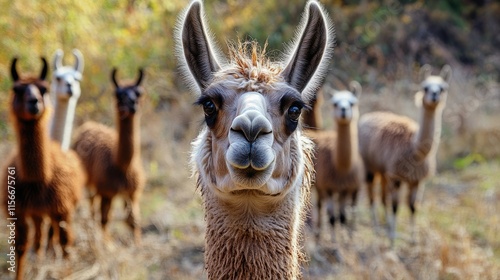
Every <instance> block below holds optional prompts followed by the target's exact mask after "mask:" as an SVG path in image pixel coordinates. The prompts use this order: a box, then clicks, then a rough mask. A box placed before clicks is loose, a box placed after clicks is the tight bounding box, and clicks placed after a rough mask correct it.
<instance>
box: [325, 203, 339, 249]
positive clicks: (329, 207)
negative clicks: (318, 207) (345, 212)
mask: <svg viewBox="0 0 500 280" xmlns="http://www.w3.org/2000/svg"><path fill="white" fill-rule="evenodd" d="M333 199H334V197H333V195H329V196H328V197H327V202H326V212H327V214H328V221H329V222H330V226H331V228H330V234H331V239H332V242H333V243H337V238H336V236H335V223H336V218H335V203H334V201H333Z"/></svg>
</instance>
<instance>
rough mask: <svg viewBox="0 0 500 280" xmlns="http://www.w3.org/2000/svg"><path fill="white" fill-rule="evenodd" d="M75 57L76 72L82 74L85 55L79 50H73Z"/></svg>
mask: <svg viewBox="0 0 500 280" xmlns="http://www.w3.org/2000/svg"><path fill="white" fill-rule="evenodd" d="M72 52H73V56H74V57H75V71H76V72H78V73H80V74H82V73H83V66H84V65H85V63H84V60H83V54H82V52H80V51H79V50H78V49H73V51H72Z"/></svg>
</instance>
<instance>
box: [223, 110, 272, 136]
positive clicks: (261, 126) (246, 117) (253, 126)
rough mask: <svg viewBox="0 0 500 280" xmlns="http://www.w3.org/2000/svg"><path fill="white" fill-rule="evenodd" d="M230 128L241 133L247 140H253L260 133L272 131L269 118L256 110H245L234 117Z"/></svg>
mask: <svg viewBox="0 0 500 280" xmlns="http://www.w3.org/2000/svg"><path fill="white" fill-rule="evenodd" d="M231 130H232V131H233V132H236V133H241V134H243V135H244V136H245V138H246V139H247V140H248V141H249V142H254V141H255V140H256V139H257V138H258V137H259V136H260V135H263V134H268V133H271V132H272V131H273V130H272V127H271V123H270V122H269V120H267V119H266V118H265V117H264V116H263V115H262V114H261V113H260V112H259V111H257V110H247V111H246V112H245V113H244V114H241V115H239V116H238V117H236V118H235V119H234V121H233V123H232V125H231Z"/></svg>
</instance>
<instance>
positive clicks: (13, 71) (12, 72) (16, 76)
mask: <svg viewBox="0 0 500 280" xmlns="http://www.w3.org/2000/svg"><path fill="white" fill-rule="evenodd" d="M10 75H11V77H12V80H13V81H14V82H17V81H19V74H18V73H17V57H14V58H13V59H12V63H11V65H10Z"/></svg>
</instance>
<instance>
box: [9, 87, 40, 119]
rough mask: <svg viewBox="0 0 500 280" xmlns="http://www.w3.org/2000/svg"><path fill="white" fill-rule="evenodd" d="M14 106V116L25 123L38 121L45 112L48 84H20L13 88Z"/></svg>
mask: <svg viewBox="0 0 500 280" xmlns="http://www.w3.org/2000/svg"><path fill="white" fill-rule="evenodd" d="M13 91H14V98H13V101H12V102H13V103H12V106H13V108H14V114H15V115H16V116H17V117H18V118H20V119H22V120H25V121H29V120H36V119H38V118H40V116H41V115H42V114H43V112H44V111H45V103H44V98H43V96H44V94H45V93H46V92H47V83H46V82H44V81H32V82H18V83H15V84H14V87H13Z"/></svg>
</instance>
